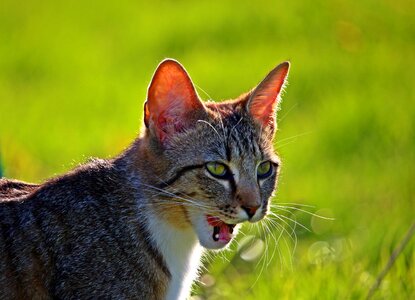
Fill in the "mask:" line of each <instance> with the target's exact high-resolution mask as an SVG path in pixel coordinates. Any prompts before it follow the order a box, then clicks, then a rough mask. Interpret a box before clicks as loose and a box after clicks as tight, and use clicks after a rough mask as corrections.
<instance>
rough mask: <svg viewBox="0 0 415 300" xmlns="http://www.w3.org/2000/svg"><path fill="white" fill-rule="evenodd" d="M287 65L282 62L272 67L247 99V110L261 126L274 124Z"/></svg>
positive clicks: (287, 68) (286, 73) (287, 69)
mask: <svg viewBox="0 0 415 300" xmlns="http://www.w3.org/2000/svg"><path fill="white" fill-rule="evenodd" d="M289 67H290V65H289V63H288V62H284V63H282V64H280V65H278V66H277V67H276V68H275V69H273V70H272V71H271V72H270V73H269V74H268V75H267V77H265V79H264V80H263V81H262V82H261V83H260V84H259V85H258V87H257V88H256V89H255V90H254V91H253V92H252V94H251V97H250V98H249V100H248V111H249V112H250V113H251V115H252V116H253V117H254V119H255V120H257V121H258V122H259V123H260V124H261V125H263V126H272V127H273V126H274V123H275V112H276V110H277V107H278V102H279V98H280V92H281V89H282V87H283V86H284V83H285V80H286V78H287V75H288V71H289Z"/></svg>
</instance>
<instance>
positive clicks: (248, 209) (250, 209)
mask: <svg viewBox="0 0 415 300" xmlns="http://www.w3.org/2000/svg"><path fill="white" fill-rule="evenodd" d="M241 208H242V209H243V210H244V211H245V212H246V214H247V215H248V217H249V218H250V219H251V218H252V217H253V216H254V215H255V213H256V211H257V210H258V208H259V205H256V206H241Z"/></svg>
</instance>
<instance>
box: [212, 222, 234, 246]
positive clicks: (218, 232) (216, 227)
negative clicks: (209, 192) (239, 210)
mask: <svg viewBox="0 0 415 300" xmlns="http://www.w3.org/2000/svg"><path fill="white" fill-rule="evenodd" d="M207 221H208V223H209V225H211V226H213V234H212V238H213V240H214V241H219V242H222V243H225V244H227V243H228V242H229V241H230V240H231V239H232V231H233V227H234V225H231V224H226V223H225V222H223V221H222V220H220V219H219V218H217V217H213V216H207Z"/></svg>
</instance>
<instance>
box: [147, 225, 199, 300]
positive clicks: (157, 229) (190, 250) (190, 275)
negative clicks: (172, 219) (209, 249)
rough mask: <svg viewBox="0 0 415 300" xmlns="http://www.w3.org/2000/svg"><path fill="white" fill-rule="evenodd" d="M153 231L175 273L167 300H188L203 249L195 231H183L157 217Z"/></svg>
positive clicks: (168, 266) (172, 274)
mask: <svg viewBox="0 0 415 300" xmlns="http://www.w3.org/2000/svg"><path fill="white" fill-rule="evenodd" d="M149 229H150V233H151V235H152V238H153V239H154V241H155V242H156V244H157V246H158V249H159V251H160V253H161V254H162V255H163V258H164V261H165V262H166V264H167V268H168V269H169V271H170V273H171V281H170V283H169V286H168V290H167V295H166V300H183V299H187V297H189V294H190V288H191V286H192V282H193V281H194V280H195V279H196V276H197V271H198V268H199V264H200V259H201V255H202V248H201V246H200V244H199V242H198V240H197V237H196V234H195V233H194V231H193V230H192V229H187V230H179V229H176V228H174V227H173V226H171V225H169V224H167V223H166V222H164V221H163V220H160V219H157V218H156V217H153V218H149Z"/></svg>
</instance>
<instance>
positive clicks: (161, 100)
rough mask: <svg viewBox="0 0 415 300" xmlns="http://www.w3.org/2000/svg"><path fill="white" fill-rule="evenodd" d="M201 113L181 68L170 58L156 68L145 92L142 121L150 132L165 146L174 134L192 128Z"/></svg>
mask: <svg viewBox="0 0 415 300" xmlns="http://www.w3.org/2000/svg"><path fill="white" fill-rule="evenodd" d="M203 112H205V108H204V105H203V103H202V102H201V101H200V99H199V96H198V95H197V93H196V90H195V88H194V86H193V83H192V80H191V79H190V77H189V75H188V74H187V72H186V70H185V69H184V67H183V66H182V65H181V64H180V63H179V62H177V61H176V60H173V59H166V60H164V61H162V62H161V63H160V64H159V66H158V67H157V69H156V71H155V73H154V75H153V79H152V80H151V83H150V86H149V87H148V92H147V101H146V103H145V105H144V122H145V125H146V127H147V128H148V129H149V130H150V133H151V134H153V135H154V136H156V137H157V139H158V140H159V141H160V142H161V143H162V144H163V145H166V144H168V143H169V140H170V139H171V138H172V137H173V136H174V135H175V134H177V133H179V132H182V131H184V130H186V129H187V128H189V127H191V126H193V125H194V124H195V123H196V120H197V118H198V117H200V115H201V114H202V113H203Z"/></svg>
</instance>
